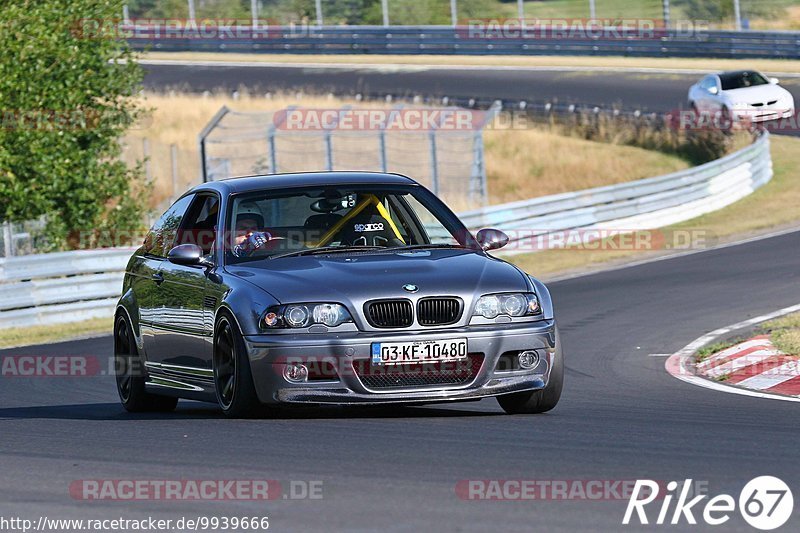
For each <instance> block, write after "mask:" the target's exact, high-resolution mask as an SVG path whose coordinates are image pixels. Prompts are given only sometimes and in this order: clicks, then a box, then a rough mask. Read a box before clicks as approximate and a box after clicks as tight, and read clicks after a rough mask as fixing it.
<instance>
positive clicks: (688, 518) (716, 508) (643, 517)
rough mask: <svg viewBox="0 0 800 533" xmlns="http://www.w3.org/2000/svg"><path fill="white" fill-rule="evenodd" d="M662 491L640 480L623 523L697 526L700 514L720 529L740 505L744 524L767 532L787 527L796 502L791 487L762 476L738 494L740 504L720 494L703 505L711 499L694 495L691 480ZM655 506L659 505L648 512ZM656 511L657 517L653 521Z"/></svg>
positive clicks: (676, 483)
mask: <svg viewBox="0 0 800 533" xmlns="http://www.w3.org/2000/svg"><path fill="white" fill-rule="evenodd" d="M661 488H664V486H663V484H659V483H657V482H655V481H652V480H649V479H644V480H642V479H639V480H637V481H636V485H634V488H633V493H632V494H631V497H630V500H628V507H627V509H626V510H625V516H624V518H623V519H622V523H623V524H625V525H628V524H631V523H633V524H636V523H637V520H638V523H639V524H650V523H654V524H659V525H662V524H672V525H677V524H692V525H694V524H697V517H696V516H695V514H697V515H698V516H700V517H701V518H702V520H703V521H704V522H705V523H706V524H708V525H711V526H719V525H722V524H725V523H726V522H728V520H730V519H731V515H732V514H734V513H735V512H736V511H737V504H738V511H739V513H740V514H741V515H742V518H744V520H745V522H747V523H748V524H750V525H751V526H753V527H754V528H756V529H761V530H764V531H767V530H771V529H776V528H778V527H781V526H782V525H783V524H785V523H786V522H787V521H788V520H789V517H791V516H792V510H793V509H794V498H793V497H792V491H791V490H790V489H789V486H788V485H786V483H784V482H783V481H782V480H780V479H778V478H776V477H773V476H760V477H757V478H755V479H752V480H750V481H749V482H748V483H747V484H746V485H745V486H744V488H743V489H742V491H741V492H740V493H739V499H738V502H737V500H735V499H734V497H733V496H731V495H729V494H720V495H718V496H714V497H713V498H710V499H708V500H707V501H704V500H706V498H709V496H708V495H707V494H701V495H699V496H696V495H692V494H691V489H692V480H691V479H687V480H686V481H684V483H683V484H682V485H681V484H679V483H678V482H677V481H670V482H669V483H667V485H666V491H663V492H661V493H660V489H661ZM673 501H674V506H673ZM654 502H657V503H655V504H654V505H652V506H651V507H650V508H647V506H648V505H650V504H652V503H654ZM701 502H702V503H701ZM659 504H660V505H659ZM656 510H657V511H658V515H657V516H655V517H654V512H655V511H656ZM648 511H649V513H650V514H648ZM654 518H655V520H654V521H653V519H654ZM651 521H652V522H651Z"/></svg>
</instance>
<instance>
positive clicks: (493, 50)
mask: <svg viewBox="0 0 800 533" xmlns="http://www.w3.org/2000/svg"><path fill="white" fill-rule="evenodd" d="M600 33H601V35H599V36H594V37H592V36H590V35H580V36H579V37H577V38H566V37H565V38H561V37H559V38H554V37H547V38H535V37H530V36H527V37H526V36H524V35H520V36H514V35H513V34H511V35H502V36H486V35H480V34H479V35H474V34H473V33H471V32H470V28H469V27H468V26H457V27H452V26H390V27H383V26H322V27H317V26H268V27H266V26H265V27H259V28H257V29H256V30H255V31H253V30H252V28H249V27H240V28H237V30H236V32H235V34H234V35H230V34H226V29H225V28H213V27H211V28H204V31H202V32H200V31H195V32H194V33H191V32H187V30H186V28H169V27H165V26H161V27H146V26H136V27H135V28H132V27H130V28H127V29H125V28H124V29H123V35H127V36H128V42H129V43H130V44H131V46H132V47H133V48H135V49H139V50H144V49H149V50H153V51H170V52H176V51H198V52H199V51H204V52H250V53H271V54H275V53H291V54H441V55H623V56H640V57H727V58H776V59H797V58H800V32H789V31H769V32H765V31H739V32H735V31H717V30H713V31H712V30H703V31H697V32H691V33H689V32H680V31H675V30H658V31H655V32H654V33H653V34H652V35H638V36H629V37H627V38H625V37H620V36H615V35H614V34H613V33H610V34H609V32H600ZM206 36H208V37H206Z"/></svg>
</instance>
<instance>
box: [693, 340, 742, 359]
mask: <svg viewBox="0 0 800 533" xmlns="http://www.w3.org/2000/svg"><path fill="white" fill-rule="evenodd" d="M740 342H742V339H736V340H728V341H721V342H715V343H713V344H709V345H708V346H703V347H702V348H700V349H699V350H697V353H695V355H694V359H695V361H696V362H698V363H700V362H701V361H704V360H706V359H708V358H709V357H710V356H712V355H714V354H715V353H717V352H721V351H722V350H727V349H728V348H730V347H731V346H736V345H737V344H739V343H740Z"/></svg>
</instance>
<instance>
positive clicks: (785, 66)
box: [142, 52, 800, 73]
mask: <svg viewBox="0 0 800 533" xmlns="http://www.w3.org/2000/svg"><path fill="white" fill-rule="evenodd" d="M142 58H143V59H156V60H179V61H219V62H230V61H248V62H261V63H282V64H283V63H285V64H290V65H291V64H298V63H315V64H325V63H330V64H333V63H354V64H365V65H385V66H391V65H417V66H424V65H447V66H462V65H463V66H487V67H495V66H499V67H546V68H558V67H564V68H574V67H579V68H580V67H590V68H606V69H610V70H615V69H624V68H629V69H679V70H683V69H687V70H700V71H704V72H707V71H709V70H736V69H743V68H746V69H759V70H763V71H765V72H792V73H800V60H785V59H714V60H713V62H710V61H709V59H694V58H672V57H638V58H637V57H614V56H609V57H603V56H439V55H413V56H405V55H396V56H393V55H371V54H369V55H367V54H364V55H356V54H353V55H346V56H332V55H304V54H286V55H284V54H226V53H213V52H149V53H147V54H143V56H142Z"/></svg>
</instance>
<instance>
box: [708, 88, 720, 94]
mask: <svg viewBox="0 0 800 533" xmlns="http://www.w3.org/2000/svg"><path fill="white" fill-rule="evenodd" d="M708 92H709V94H719V89H717V88H716V87H709V88H708Z"/></svg>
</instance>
